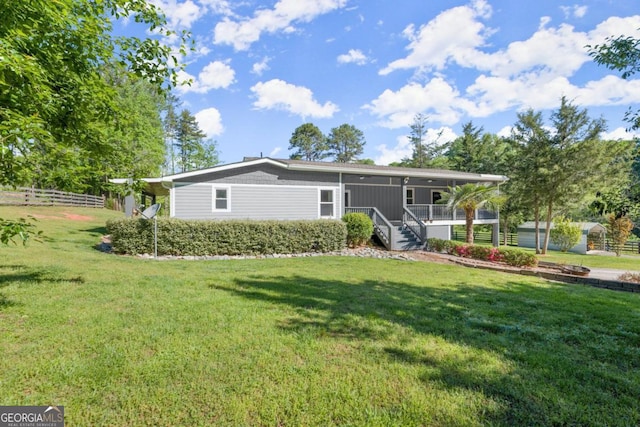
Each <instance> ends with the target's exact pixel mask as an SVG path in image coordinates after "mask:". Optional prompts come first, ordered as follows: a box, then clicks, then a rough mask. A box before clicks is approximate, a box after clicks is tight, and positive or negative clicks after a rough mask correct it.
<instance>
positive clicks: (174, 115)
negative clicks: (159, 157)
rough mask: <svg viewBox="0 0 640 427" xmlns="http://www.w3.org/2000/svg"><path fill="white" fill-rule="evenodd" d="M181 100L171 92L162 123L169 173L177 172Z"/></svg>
mask: <svg viewBox="0 0 640 427" xmlns="http://www.w3.org/2000/svg"><path fill="white" fill-rule="evenodd" d="M179 106H180V101H179V99H178V97H176V96H175V95H174V94H172V93H170V94H169V95H168V96H167V98H166V100H165V107H164V117H163V120H162V125H163V128H164V139H165V146H166V155H167V158H166V159H165V166H164V171H165V172H167V173H168V174H171V175H172V174H174V173H176V151H175V146H176V139H177V137H178V107H179Z"/></svg>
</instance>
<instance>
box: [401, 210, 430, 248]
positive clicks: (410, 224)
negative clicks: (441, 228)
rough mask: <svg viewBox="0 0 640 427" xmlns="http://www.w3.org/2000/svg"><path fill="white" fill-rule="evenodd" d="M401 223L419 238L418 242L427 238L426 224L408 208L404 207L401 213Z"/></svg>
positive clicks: (422, 241)
mask: <svg viewBox="0 0 640 427" xmlns="http://www.w3.org/2000/svg"><path fill="white" fill-rule="evenodd" d="M402 224H403V225H404V226H405V227H406V228H407V229H409V230H411V232H412V233H413V234H415V235H416V237H417V238H418V239H419V240H420V243H424V242H425V241H426V239H427V226H426V225H425V223H424V222H422V221H420V220H419V219H418V217H416V215H415V214H414V213H413V212H411V211H410V210H409V209H407V208H404V209H403V213H402Z"/></svg>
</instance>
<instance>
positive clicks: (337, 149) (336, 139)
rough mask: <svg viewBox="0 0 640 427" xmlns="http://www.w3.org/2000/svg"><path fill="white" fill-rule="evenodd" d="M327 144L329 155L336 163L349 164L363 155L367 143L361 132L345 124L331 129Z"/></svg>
mask: <svg viewBox="0 0 640 427" xmlns="http://www.w3.org/2000/svg"><path fill="white" fill-rule="evenodd" d="M327 144H328V146H329V153H330V155H332V156H334V158H335V161H336V162H339V163H349V162H353V161H355V160H356V159H357V158H358V156H359V155H361V154H362V153H363V151H364V145H365V144H366V141H365V139H364V134H363V133H362V131H361V130H359V129H358V128H356V127H355V126H353V125H349V124H343V125H340V126H338V127H336V128H333V129H331V133H330V134H329V137H328V139H327Z"/></svg>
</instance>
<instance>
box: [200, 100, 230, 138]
mask: <svg viewBox="0 0 640 427" xmlns="http://www.w3.org/2000/svg"><path fill="white" fill-rule="evenodd" d="M194 116H195V118H196V121H197V122H198V126H199V127H200V129H202V131H203V132H204V133H206V134H207V137H209V138H213V137H215V136H218V135H220V134H222V132H224V127H223V126H222V116H220V111H218V110H217V109H216V108H213V107H211V108H205V109H204V110H200V111H198V112H197V113H196V114H195V115H194Z"/></svg>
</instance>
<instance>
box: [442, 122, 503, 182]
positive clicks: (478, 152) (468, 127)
mask: <svg viewBox="0 0 640 427" xmlns="http://www.w3.org/2000/svg"><path fill="white" fill-rule="evenodd" d="M483 131H484V129H483V128H482V127H477V126H474V124H473V123H472V122H467V123H465V124H464V125H463V126H462V135H461V136H459V137H458V138H456V139H455V140H453V141H452V142H451V143H450V144H448V147H447V150H446V152H445V156H446V157H447V159H448V161H449V165H450V166H451V168H452V169H455V170H459V171H463V172H475V173H499V174H504V173H505V172H506V171H505V169H506V168H508V167H509V163H508V162H507V158H508V157H509V151H511V148H512V147H511V146H510V145H509V144H508V142H507V141H506V140H505V139H504V138H501V137H499V136H497V135H494V134H490V133H484V132H483Z"/></svg>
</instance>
